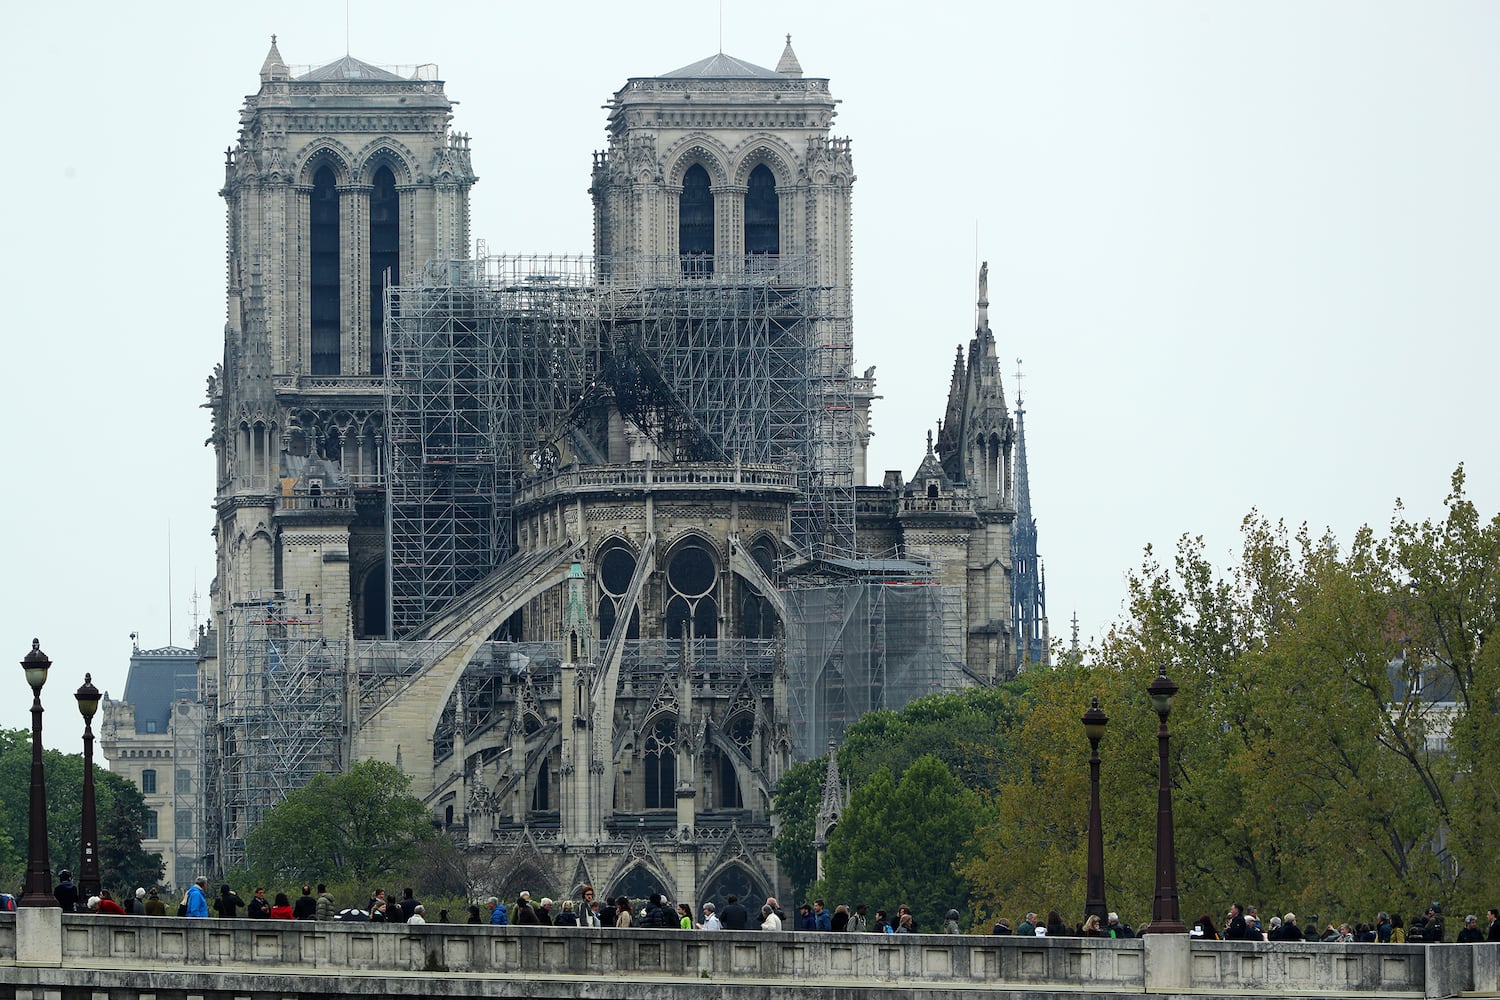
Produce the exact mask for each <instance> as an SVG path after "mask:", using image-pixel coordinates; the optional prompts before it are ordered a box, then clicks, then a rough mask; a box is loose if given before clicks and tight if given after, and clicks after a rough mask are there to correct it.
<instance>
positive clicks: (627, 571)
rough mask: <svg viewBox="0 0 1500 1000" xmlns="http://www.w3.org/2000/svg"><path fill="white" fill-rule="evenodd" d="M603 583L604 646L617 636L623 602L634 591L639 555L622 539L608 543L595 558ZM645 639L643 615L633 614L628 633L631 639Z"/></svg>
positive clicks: (600, 623)
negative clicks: (627, 593) (628, 591)
mask: <svg viewBox="0 0 1500 1000" xmlns="http://www.w3.org/2000/svg"><path fill="white" fill-rule="evenodd" d="M594 558H595V566H596V573H597V575H598V579H599V606H598V607H599V621H598V626H599V641H600V642H604V641H606V640H608V639H609V637H610V635H612V634H613V633H614V630H615V625H616V623H617V622H618V621H619V616H620V602H621V601H623V600H624V598H625V592H626V591H627V590H629V589H630V579H631V577H633V576H634V575H635V566H636V559H635V553H634V552H631V551H630V549H629V548H628V547H627V546H626V545H625V543H624V542H622V541H620V540H619V539H613V540H611V541H609V542H606V543H605V544H604V546H603V548H601V549H600V550H599V554H598V555H597V556H595V557H594ZM640 637H641V611H640V608H639V607H636V608H635V609H633V610H632V612H631V615H630V625H629V626H628V627H627V629H626V632H625V638H627V639H639V638H640Z"/></svg>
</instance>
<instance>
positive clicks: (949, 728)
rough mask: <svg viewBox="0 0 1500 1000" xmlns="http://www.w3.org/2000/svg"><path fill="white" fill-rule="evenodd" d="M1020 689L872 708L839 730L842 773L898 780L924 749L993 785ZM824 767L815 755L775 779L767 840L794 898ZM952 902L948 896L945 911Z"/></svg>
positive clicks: (967, 782) (809, 849) (970, 778)
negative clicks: (773, 826)
mask: <svg viewBox="0 0 1500 1000" xmlns="http://www.w3.org/2000/svg"><path fill="white" fill-rule="evenodd" d="M1026 691H1027V684H1026V683H1025V682H1021V681H1015V682H1010V683H1005V684H1000V685H997V686H995V687H987V688H969V689H966V690H964V691H959V692H957V693H955V694H940V695H929V696H928V697H926V698H919V699H917V700H916V701H914V702H912V703H911V704H909V705H907V706H906V707H905V708H904V709H902V710H901V711H900V712H892V711H881V712H871V713H869V714H868V715H866V716H864V717H863V718H861V719H860V720H859V721H858V722H856V723H855V724H854V725H853V726H851V727H849V731H848V732H847V733H845V735H844V743H843V745H842V746H841V747H839V750H838V755H839V770H840V775H841V777H842V778H843V779H844V781H845V782H847V783H848V785H849V786H850V787H851V788H855V789H859V788H861V787H863V785H864V784H865V782H866V781H868V780H869V779H870V777H871V776H872V775H874V774H875V772H877V771H878V770H880V768H882V767H884V768H886V769H887V770H889V771H890V773H891V775H892V777H893V778H894V779H897V780H899V779H900V778H901V776H902V775H903V774H905V773H906V770H907V769H908V768H909V767H911V765H912V764H913V762H915V761H916V760H917V759H919V758H921V757H923V756H929V755H930V756H933V757H936V758H937V759H938V760H940V761H942V762H943V764H944V765H945V766H946V767H947V768H948V770H949V771H950V772H951V773H952V774H953V775H955V776H956V777H957V778H958V780H959V781H960V783H961V784H963V785H964V786H965V787H967V788H972V789H991V788H994V787H995V786H996V782H997V780H998V777H999V776H1000V775H1001V774H1003V773H1004V772H1005V771H1006V770H1008V768H1009V767H1010V762H1009V756H1008V755H1009V747H1010V739H1011V731H1012V729H1013V727H1014V726H1015V725H1016V723H1017V720H1018V719H1019V718H1020V717H1021V711H1022V706H1023V705H1024V704H1025V703H1026ZM827 773H828V758H827V757H826V756H824V757H819V758H818V759H817V760H813V761H808V762H806V763H803V764H797V765H794V766H793V767H792V768H790V769H789V770H788V771H787V772H786V774H784V775H783V776H782V779H781V781H780V782H778V783H777V786H776V799H775V806H774V809H775V812H776V816H777V818H778V827H777V834H776V837H775V839H774V840H772V842H771V847H772V850H774V851H775V852H776V858H777V860H778V861H779V862H780V863H781V868H782V871H783V872H785V873H786V875H787V878H788V880H789V881H790V882H791V883H792V889H793V894H794V897H795V898H797V899H802V898H805V897H806V895H807V892H808V889H809V887H810V886H811V885H812V882H813V879H814V878H815V877H816V874H817V857H816V854H815V852H814V850H813V841H814V840H815V839H816V837H817V830H816V829H815V825H816V820H817V815H818V807H819V805H820V804H821V802H822V797H823V780H824V778H825V777H826V776H827ZM956 905H957V904H956V903H949V904H948V905H947V906H945V907H944V912H946V910H947V909H948V908H949V907H952V906H956Z"/></svg>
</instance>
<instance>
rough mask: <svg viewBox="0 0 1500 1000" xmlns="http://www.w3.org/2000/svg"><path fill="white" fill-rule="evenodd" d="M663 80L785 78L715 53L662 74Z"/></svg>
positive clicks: (779, 74)
mask: <svg viewBox="0 0 1500 1000" xmlns="http://www.w3.org/2000/svg"><path fill="white" fill-rule="evenodd" d="M662 77H663V78H671V77H680V78H686V79H690V80H712V79H721V80H722V79H738V80H745V79H758V80H784V79H786V77H785V76H784V75H782V74H781V73H778V72H776V71H775V70H774V69H766V68H765V67H764V66H757V65H755V64H754V63H747V62H745V61H744V60H743V59H736V58H735V57H734V56H730V55H725V54H724V53H722V52H716V53H714V54H713V55H711V56H709V57H708V58H707V59H699V60H698V61H697V62H695V63H692V64H690V65H687V66H684V67H682V68H681V69H674V70H672V72H670V73H663V74H662Z"/></svg>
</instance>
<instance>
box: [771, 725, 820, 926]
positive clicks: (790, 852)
mask: <svg viewBox="0 0 1500 1000" xmlns="http://www.w3.org/2000/svg"><path fill="white" fill-rule="evenodd" d="M827 774H828V755H827V754H824V755H823V756H822V757H819V758H817V759H816V760H810V761H806V762H804V763H801V764H794V765H792V766H791V767H790V768H788V769H787V771H786V773H785V774H783V775H782V776H781V780H780V781H778V782H777V783H776V796H775V798H774V800H773V804H772V807H771V808H772V812H773V814H774V815H775V816H776V819H777V828H776V835H775V836H774V837H772V838H771V850H772V851H774V852H775V854H776V860H777V861H779V862H781V870H782V872H783V873H785V875H786V877H787V881H789V882H791V884H792V895H793V898H796V899H801V898H803V897H804V896H805V895H806V893H807V889H808V887H809V886H811V885H812V884H813V880H814V879H815V878H817V875H818V858H817V853H816V852H815V851H814V850H813V840H814V839H815V838H816V837H817V831H816V830H815V829H814V826H815V824H816V820H817V816H818V806H819V805H820V804H821V803H822V797H823V780H824V779H825V778H826V777H827Z"/></svg>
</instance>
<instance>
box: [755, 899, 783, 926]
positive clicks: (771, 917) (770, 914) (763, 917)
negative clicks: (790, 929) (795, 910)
mask: <svg viewBox="0 0 1500 1000" xmlns="http://www.w3.org/2000/svg"><path fill="white" fill-rule="evenodd" d="M760 929H761V930H763V931H779V930H781V918H780V917H778V916H777V915H776V911H775V910H773V909H771V906H770V904H769V903H768V904H766V905H765V906H762V907H761V908H760Z"/></svg>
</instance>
